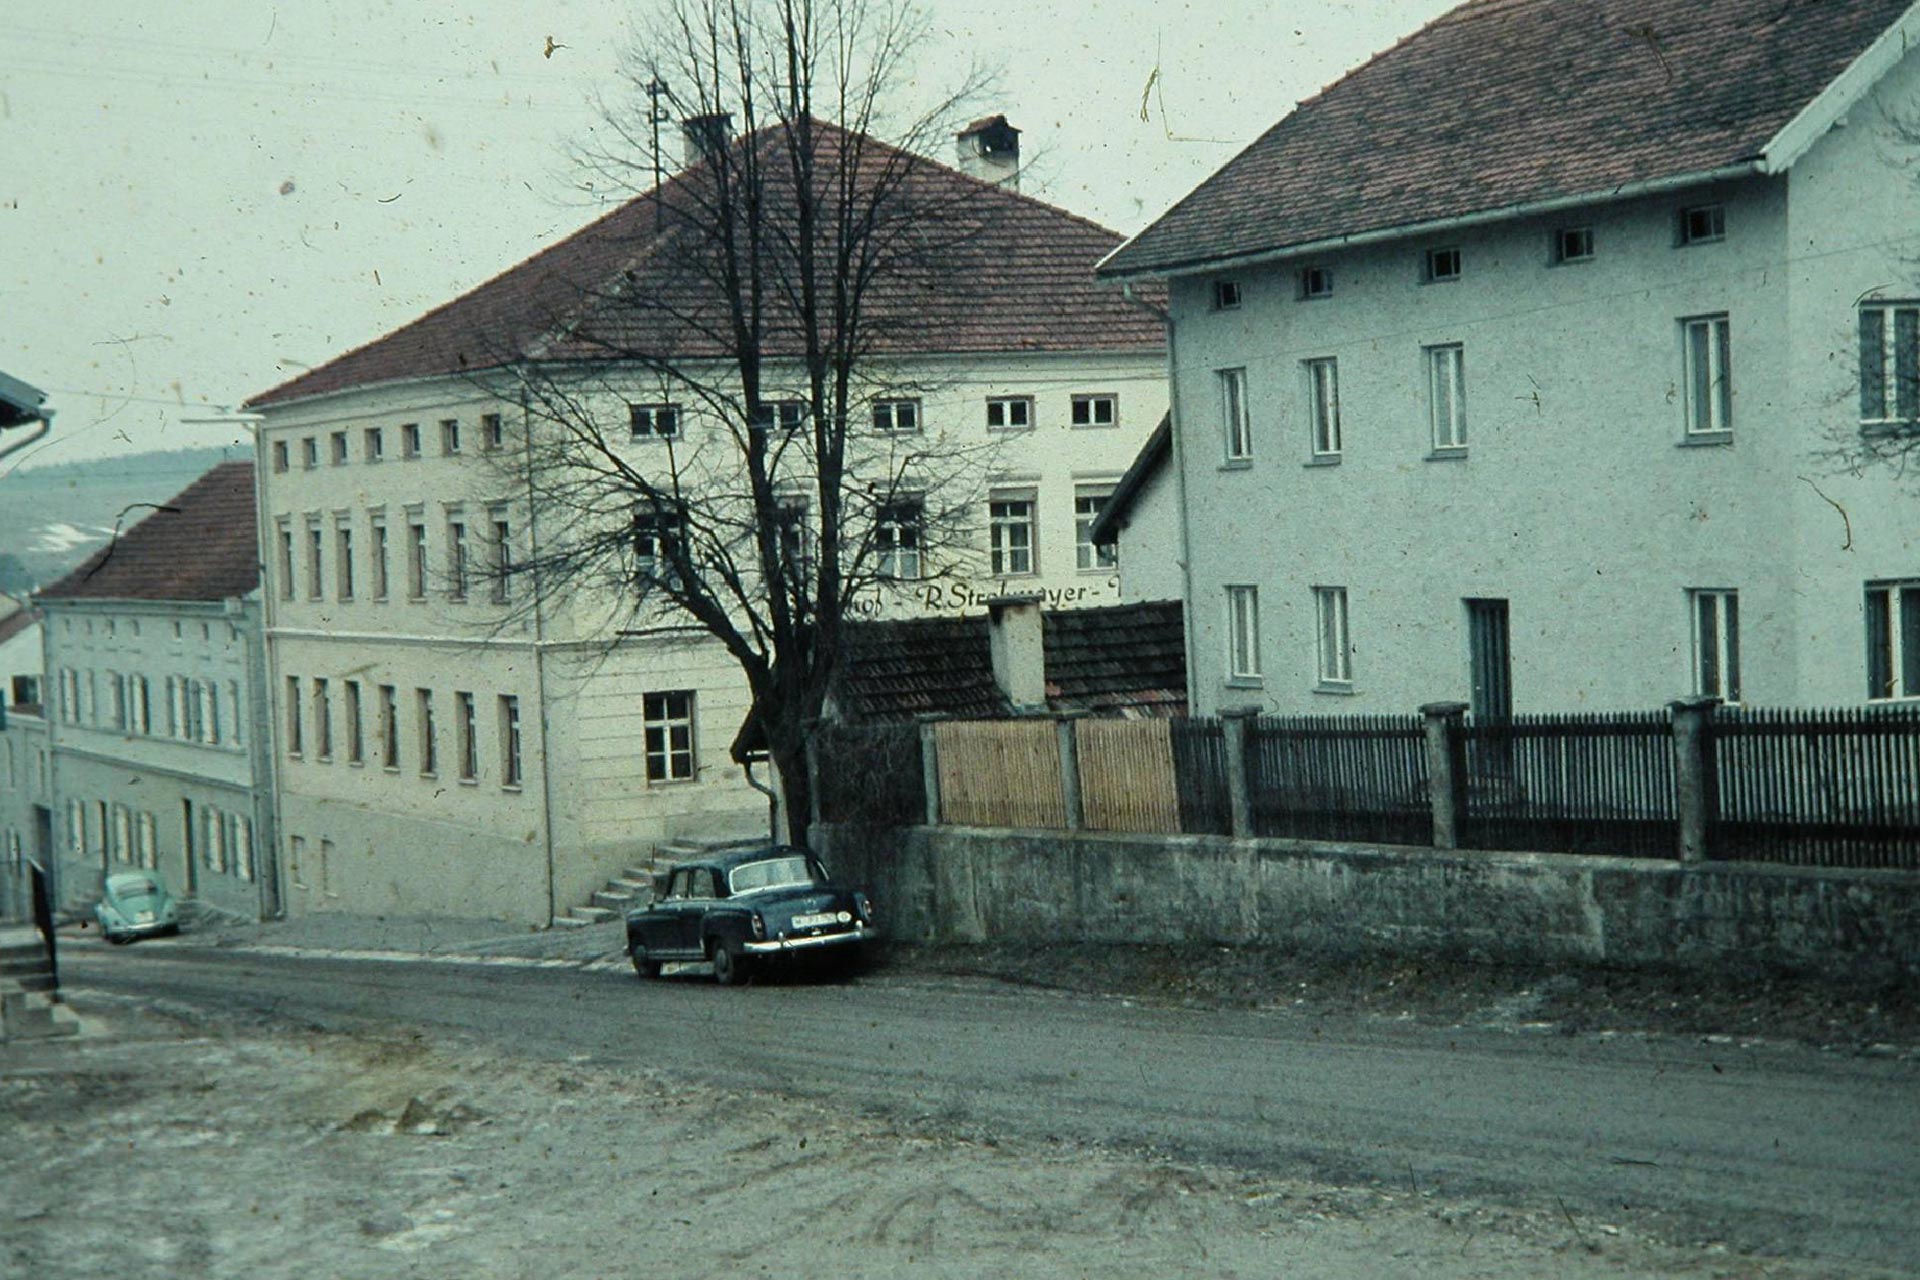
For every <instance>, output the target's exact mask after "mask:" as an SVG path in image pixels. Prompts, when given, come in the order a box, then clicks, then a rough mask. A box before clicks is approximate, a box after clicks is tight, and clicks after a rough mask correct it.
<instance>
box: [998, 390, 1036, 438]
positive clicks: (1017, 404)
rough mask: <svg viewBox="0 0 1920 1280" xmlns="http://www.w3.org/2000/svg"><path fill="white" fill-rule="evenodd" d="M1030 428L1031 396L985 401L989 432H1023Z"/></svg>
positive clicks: (1031, 421)
mask: <svg viewBox="0 0 1920 1280" xmlns="http://www.w3.org/2000/svg"><path fill="white" fill-rule="evenodd" d="M1032 426H1033V397H1032V396H994V397H991V398H989V399H988V400H987V429H988V430H989V431H1025V430H1027V429H1028V428H1030V427H1032Z"/></svg>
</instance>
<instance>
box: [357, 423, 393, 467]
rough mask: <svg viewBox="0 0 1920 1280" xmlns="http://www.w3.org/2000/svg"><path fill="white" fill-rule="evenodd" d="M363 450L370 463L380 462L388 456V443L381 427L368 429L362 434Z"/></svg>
mask: <svg viewBox="0 0 1920 1280" xmlns="http://www.w3.org/2000/svg"><path fill="white" fill-rule="evenodd" d="M360 440H361V450H362V452H363V453H364V454H365V456H366V459H367V461H368V462H378V461H380V459H381V458H383V457H385V456H386V452H387V443H386V438H385V436H384V434H383V433H382V432H381V430H380V428H379V427H368V428H367V429H366V430H365V431H364V432H362V433H361V436H360Z"/></svg>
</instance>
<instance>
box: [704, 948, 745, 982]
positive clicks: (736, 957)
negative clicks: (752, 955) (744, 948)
mask: <svg viewBox="0 0 1920 1280" xmlns="http://www.w3.org/2000/svg"><path fill="white" fill-rule="evenodd" d="M707 949H708V951H709V952H710V954H711V958H712V960H713V980H714V981H715V982H717V983H719V984H720V985H721V986H723V987H734V986H738V985H739V984H740V983H742V982H744V981H746V977H747V961H746V957H744V956H742V955H740V954H739V953H737V952H736V951H734V949H733V948H732V947H730V946H728V945H727V943H726V940H725V939H724V938H715V939H714V940H713V941H712V942H711V943H710V944H708V948H707Z"/></svg>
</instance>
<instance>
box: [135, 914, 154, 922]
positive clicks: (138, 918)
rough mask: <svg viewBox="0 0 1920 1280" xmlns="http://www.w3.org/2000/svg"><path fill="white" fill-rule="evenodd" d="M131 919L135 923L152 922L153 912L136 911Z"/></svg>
mask: <svg viewBox="0 0 1920 1280" xmlns="http://www.w3.org/2000/svg"><path fill="white" fill-rule="evenodd" d="M133 919H134V923H135V924H152V923H153V912H151V911H140V912H136V913H135V914H134V917H133Z"/></svg>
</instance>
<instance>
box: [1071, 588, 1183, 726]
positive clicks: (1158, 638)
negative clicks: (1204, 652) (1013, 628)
mask: <svg viewBox="0 0 1920 1280" xmlns="http://www.w3.org/2000/svg"><path fill="white" fill-rule="evenodd" d="M1046 651H1047V703H1048V705H1049V706H1051V707H1053V708H1054V710H1056V711H1067V710H1074V711H1095V712H1106V713H1113V712H1122V711H1124V712H1132V713H1134V714H1144V715H1165V716H1173V715H1185V714H1186V710H1187V637H1186V622H1185V613H1184V611H1183V609H1182V607H1181V604H1180V602H1179V601H1178V600H1167V601H1157V602H1154V603H1151V604H1122V605H1113V606H1111V607H1109V608H1105V609H1061V610H1058V611H1056V612H1053V613H1049V614H1048V615H1047V620H1046Z"/></svg>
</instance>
